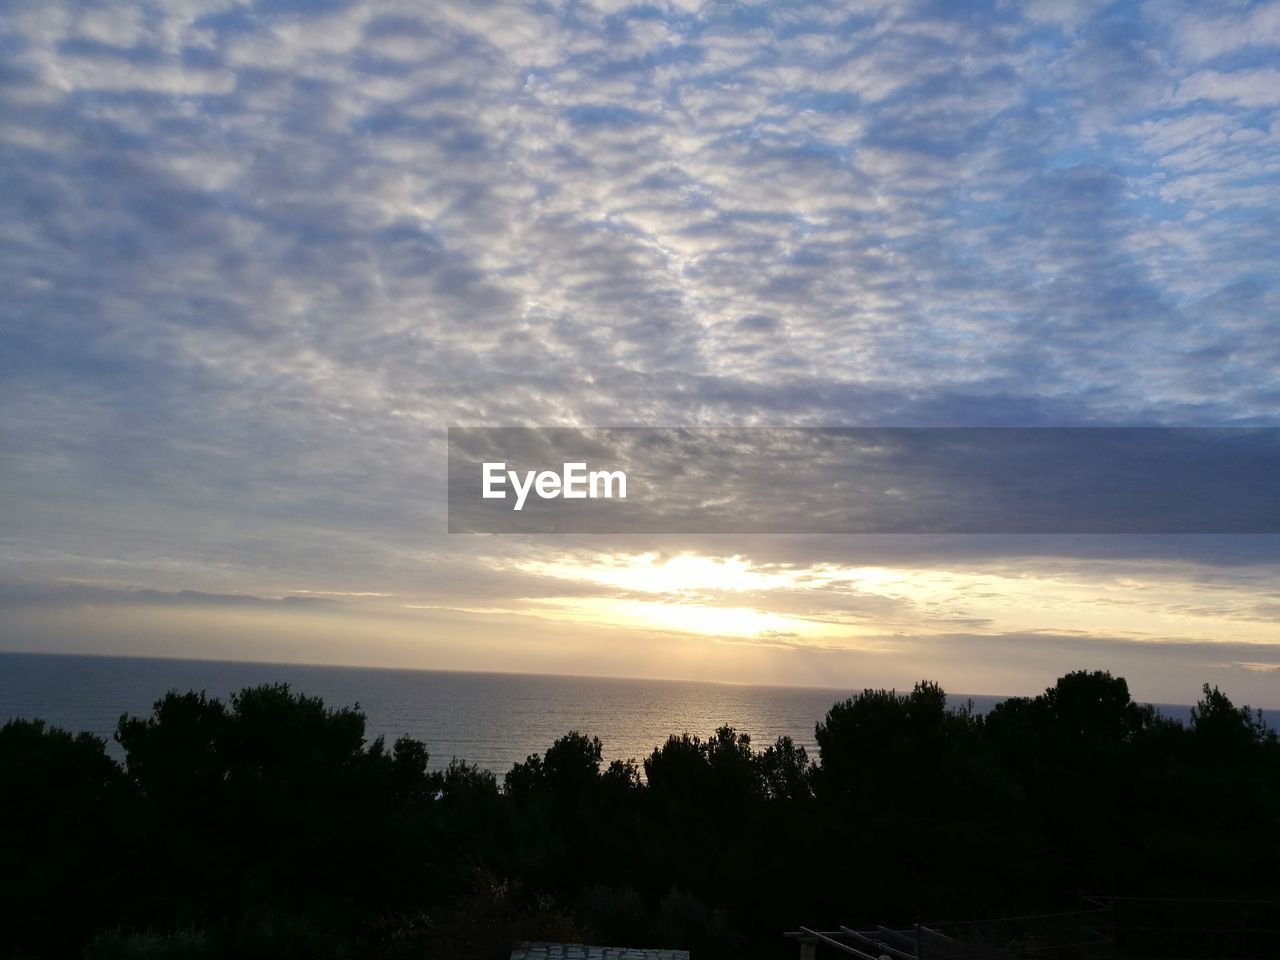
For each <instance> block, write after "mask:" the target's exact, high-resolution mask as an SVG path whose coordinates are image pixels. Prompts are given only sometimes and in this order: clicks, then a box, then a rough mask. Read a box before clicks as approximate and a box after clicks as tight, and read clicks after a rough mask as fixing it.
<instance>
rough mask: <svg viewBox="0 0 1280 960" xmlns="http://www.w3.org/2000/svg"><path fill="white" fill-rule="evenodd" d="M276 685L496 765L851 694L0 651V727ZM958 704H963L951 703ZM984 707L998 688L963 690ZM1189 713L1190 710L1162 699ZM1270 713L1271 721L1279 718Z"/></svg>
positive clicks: (93, 726) (624, 746)
mask: <svg viewBox="0 0 1280 960" xmlns="http://www.w3.org/2000/svg"><path fill="white" fill-rule="evenodd" d="M274 682H285V683H288V684H290V685H291V686H292V687H293V688H294V689H295V690H297V691H300V692H303V693H307V694H311V695H317V696H320V697H323V698H324V700H325V703H326V704H328V705H330V706H346V705H350V704H355V703H358V704H359V705H360V707H361V709H363V710H364V712H365V713H366V715H367V716H368V727H367V731H368V734H369V736H370V737H374V736H384V737H386V739H387V742H388V743H390V742H391V741H392V740H394V739H395V738H396V737H398V736H401V735H403V734H408V735H409V736H412V737H416V738H418V739H419V740H422V741H423V742H424V743H426V745H427V748H428V749H429V750H430V752H431V760H432V766H437V767H438V766H443V765H445V764H447V763H448V762H449V759H450V758H451V757H460V758H463V759H466V760H468V761H470V762H472V763H477V764H479V765H480V766H482V767H486V768H488V769H490V770H493V771H494V772H496V773H498V774H502V773H504V772H506V771H507V770H508V769H510V767H511V765H512V764H513V763H515V762H517V761H519V760H523V759H524V758H525V757H527V756H528V755H529V754H531V753H535V752H542V751H544V750H546V748H547V747H548V746H549V745H550V744H551V743H552V742H553V741H554V740H555V739H556V738H557V737H559V736H562V735H563V734H565V733H567V732H568V731H570V730H578V731H580V732H582V733H588V734H592V735H595V736H598V737H599V738H600V739H601V740H602V741H603V742H604V753H605V758H606V759H612V758H614V757H623V758H626V757H635V758H636V759H641V758H643V757H644V756H646V755H647V754H648V753H649V752H650V751H651V750H652V749H653V747H654V746H655V745H656V744H659V743H661V742H662V741H664V740H665V739H666V738H667V736H668V735H669V734H672V733H683V732H686V731H687V732H689V733H692V734H696V735H698V736H701V737H705V736H707V735H708V734H710V733H711V732H712V731H714V730H715V729H716V727H718V726H720V725H722V724H726V723H727V724H729V725H730V726H733V727H735V728H737V729H738V730H739V731H743V732H746V733H749V734H751V738H752V742H753V744H755V745H756V746H758V747H764V746H766V745H767V744H770V743H772V742H773V741H774V740H775V739H776V738H777V737H779V736H783V735H786V736H790V737H791V738H792V739H793V740H795V741H796V742H797V743H800V744H803V745H804V746H805V747H806V748H808V749H809V750H810V752H811V753H813V754H814V755H815V756H816V751H814V744H813V728H814V724H815V723H816V722H817V721H818V720H820V719H821V718H822V717H823V715H824V714H825V713H826V712H827V710H828V708H830V706H831V705H832V704H833V703H834V702H835V701H837V700H839V699H843V698H844V697H847V696H849V695H850V694H851V693H854V692H856V691H854V690H851V689H813V688H802V687H760V686H736V685H731V684H720V683H698V682H683V681H668V680H619V679H607V678H600V677H551V676H532V675H520V674H500V673H455V672H444V671H433V670H382V669H365V668H356V667H321V666H302V665H294V664H265V663H236V662H218V661H207V660H158V659H154V660H153V659H134V658H126V657H88V656H54V655H41V654H8V653H0V723H3V722H4V721H5V720H8V719H9V718H11V717H39V718H41V719H43V720H45V721H47V722H49V723H51V724H54V725H56V726H60V727H64V728H66V729H68V730H74V731H80V730H87V731H89V732H91V733H95V734H97V735H98V736H100V737H103V738H105V739H106V740H108V742H109V745H110V748H111V749H112V752H113V753H114V754H115V755H117V756H119V751H118V749H117V748H116V745H115V744H114V743H111V742H110V741H111V735H112V733H113V732H114V731H115V726H116V721H117V720H119V718H120V715H121V714H122V713H131V714H135V715H146V714H148V713H150V710H151V704H152V703H153V702H154V701H155V700H156V699H157V698H158V697H160V696H162V695H163V694H164V693H165V692H166V691H169V690H179V691H186V690H203V691H204V692H206V693H207V694H209V695H210V696H217V697H222V698H225V697H226V696H227V695H228V694H230V693H232V692H234V691H237V690H240V689H241V688H243V687H246V686H251V685H253V684H259V683H274ZM955 699H956V700H957V701H958V702H961V701H963V700H964V699H968V698H966V697H957V698H955ZM972 699H973V701H974V706H975V707H976V708H977V709H978V710H979V711H983V710H986V709H989V708H990V707H991V705H993V704H994V703H997V702H998V701H999V700H1000V699H1001V698H1000V697H989V696H988V697H978V696H975V697H973V698H972ZM1161 709H1162V711H1163V712H1164V713H1166V714H1168V715H1171V716H1175V717H1178V718H1180V719H1185V717H1186V715H1187V712H1188V710H1187V708H1186V707H1162V708H1161ZM1275 714H1276V712H1275V711H1269V720H1270V722H1271V723H1272V725H1273V726H1274V725H1276V716H1275Z"/></svg>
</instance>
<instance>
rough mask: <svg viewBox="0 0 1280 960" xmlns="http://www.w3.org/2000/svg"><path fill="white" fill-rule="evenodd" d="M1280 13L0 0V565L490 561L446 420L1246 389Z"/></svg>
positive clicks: (1095, 418)
mask: <svg viewBox="0 0 1280 960" xmlns="http://www.w3.org/2000/svg"><path fill="white" fill-rule="evenodd" d="M1278 11H1280V6H1278V5H1277V4H1274V3H1271V4H1232V5H1229V6H1228V5H1207V6H1206V5H1194V4H1179V3H1174V2H1161V3H1156V4H1143V5H1139V4H1136V3H1111V4H1107V3H1065V2H1064V3H1045V2H1032V3H1027V4H1023V5H1017V4H995V3H993V4H987V5H972V4H966V5H963V6H953V5H947V4H929V3H919V4H912V3H874V2H871V3H854V4H847V5H841V4H826V3H814V4H805V5H801V6H796V5H792V4H782V3H778V4H758V5H748V4H717V3H706V4H699V3H694V2H689V3H671V4H657V5H634V6H633V5H628V4H625V3H611V4H599V5H592V4H588V3H565V4H560V3H544V4H536V5H535V4H529V5H517V4H495V3H440V4H433V5H426V6H424V5H422V4H417V3H395V2H385V3H384V2H350V3H346V2H324V3H313V4H302V3H291V2H287V0H271V2H267V0H264V2H261V3H256V4H253V3H231V2H210V3H197V2H187V0H182V2H164V3H159V2H157V3H142V2H139V3H119V4H112V3H107V4H77V3H59V2H45V0H42V2H22V0H12V2H8V3H6V4H5V16H4V17H3V18H2V19H0V31H3V33H2V35H0V50H3V57H2V58H0V61H2V62H3V67H0V103H2V105H3V106H2V109H3V111H4V115H3V122H2V123H0V175H2V176H3V182H4V184H5V188H4V189H3V191H0V249H2V251H3V256H2V257H0V282H2V284H3V289H4V290H5V291H6V294H5V297H4V298H3V305H2V306H0V323H2V324H3V339H2V341H0V404H3V411H4V417H3V423H2V424H0V431H3V433H2V434H0V457H2V458H3V459H2V461H0V462H2V467H0V469H2V470H3V482H4V489H5V519H4V525H3V529H2V530H0V536H3V544H4V556H5V557H6V558H7V559H5V560H4V561H3V564H2V565H0V575H3V576H4V577H6V578H8V579H10V580H14V581H16V580H19V579H21V580H23V581H24V582H26V581H28V580H49V581H53V580H59V579H65V578H78V579H85V580H90V581H93V582H95V583H101V584H106V585H108V586H110V585H116V586H121V587H130V588H132V587H147V588H156V589H161V590H167V591H181V590H198V591H205V592H209V593H227V594H234V595H240V594H245V595H269V596H279V595H286V594H289V593H292V592H297V591H302V590H315V591H323V590H334V591H339V592H341V591H348V590H350V591H357V592H362V591H370V592H374V591H382V590H393V591H403V592H413V591H417V592H418V593H420V594H433V595H434V592H435V591H437V590H438V591H441V592H447V589H448V588H449V587H450V586H456V587H457V588H458V589H459V590H460V591H461V592H462V593H464V594H465V593H467V592H468V591H469V590H476V589H480V588H479V587H477V586H476V584H477V583H479V582H480V581H482V580H483V579H484V576H485V571H489V572H490V573H492V574H493V576H495V577H498V578H499V581H500V582H501V577H503V576H506V575H507V574H505V573H503V572H502V571H501V570H499V571H496V572H495V571H493V569H492V566H493V565H492V564H490V563H488V562H487V561H486V556H487V554H486V551H489V553H490V554H492V553H493V552H494V551H493V550H492V548H491V547H486V546H483V545H475V544H468V545H455V544H454V543H446V542H445V541H444V540H443V539H442V538H440V537H439V536H438V531H440V530H441V529H443V509H444V500H443V489H442V483H443V476H444V471H443V431H442V429H441V428H442V427H443V425H445V424H447V423H455V424H475V425H495V424H541V425H554V424H561V425H572V424H598V425H608V424H628V423H631V424H659V425H667V424H735V425H747V424H770V425H784V424H829V425H839V424H879V425H892V424H917V425H966V424H991V425H1005V424H1047V425H1055V424H1090V425H1107V424H1121V423H1126V424H1128V423H1150V424H1183V425H1220V424H1272V425H1273V424H1276V423H1277V421H1278V419H1280V418H1277V415H1276V410H1277V404H1278V403H1280V330H1278V329H1277V327H1278V326H1280V320H1278V318H1280V309H1278V308H1280V292H1278V290H1277V279H1276V271H1275V266H1274V265H1275V263H1276V262H1280V210H1278V209H1277V206H1280V203H1278V201H1277V197H1280V192H1277V190H1276V180H1275V171H1276V169H1277V168H1278V166H1280V139H1278V134H1277V125H1276V111H1277V107H1278V106H1280V101H1278V98H1277V95H1276V90H1277V89H1280V86H1278V85H1277V83H1276V79H1275V78H1276V71H1277V67H1276V63H1277V56H1278V53H1280V12H1278ZM748 546H749V547H750V548H751V549H755V550H757V551H762V553H761V560H762V562H767V560H768V557H767V556H766V555H767V554H769V553H770V552H776V551H777V550H779V549H781V548H780V547H778V546H776V545H775V546H771V547H768V548H766V547H764V546H763V545H761V544H760V543H758V542H757V543H754V544H749V545H748ZM742 549H744V547H743V545H741V544H739V545H738V546H737V547H734V546H732V545H724V544H721V545H720V548H719V549H718V550H717V551H716V552H717V553H718V555H722V556H727V555H734V554H736V553H738V552H741V550H742ZM848 549H852V548H846V547H844V546H834V545H833V546H831V547H830V548H828V552H831V553H833V554H835V553H842V552H847V551H848ZM876 549H880V548H876ZM939 549H942V548H939ZM945 549H947V550H953V549H954V547H947V548H945ZM973 549H974V550H975V551H976V553H975V555H981V554H984V553H985V552H986V551H987V549H988V548H986V547H980V546H974V547H973ZM1152 549H1153V550H1156V551H1157V552H1165V551H1167V550H1168V549H1169V547H1167V546H1164V545H1162V546H1160V547H1158V548H1152ZM1199 549H1200V548H1199V547H1197V546H1194V545H1192V546H1187V547H1186V548H1185V551H1184V552H1185V553H1187V554H1189V555H1192V556H1195V555H1197V552H1198V551H1199ZM1247 549H1248V551H1249V555H1248V556H1249V561H1248V563H1243V562H1241V563H1240V564H1236V565H1237V566H1241V565H1242V566H1248V567H1249V568H1250V569H1257V564H1271V563H1274V551H1273V550H1272V551H1270V552H1268V551H1267V550H1262V551H1260V550H1259V547H1258V545H1257V544H1256V543H1255V544H1253V545H1251V546H1249V547H1248V548H1247ZM1224 550H1225V551H1226V553H1231V550H1230V549H1228V548H1224V547H1222V546H1221V545H1220V544H1219V545H1217V546H1215V547H1213V550H1212V551H1206V552H1205V556H1206V557H1210V558H1211V559H1213V558H1217V557H1218V556H1219V554H1220V553H1221V552H1222V551H1224ZM521 551H529V552H530V555H536V554H537V548H536V545H530V544H520V545H518V546H517V545H514V544H513V545H512V546H511V548H510V552H511V553H517V554H518V553H520V552H521ZM995 552H999V551H995ZM1022 552H1023V553H1025V552H1026V551H1025V550H1024V551H1022ZM1048 552H1049V553H1053V552H1054V549H1053V548H1050V549H1049V550H1048ZM1065 552H1066V553H1067V554H1073V553H1075V552H1077V548H1076V547H1075V546H1071V547H1069V548H1066V551H1065ZM1138 552H1139V553H1141V552H1143V550H1141V549H1139V550H1138ZM1148 552H1149V551H1148ZM1259 553H1261V554H1262V556H1261V558H1260V557H1259ZM508 559H509V557H508ZM833 559H839V558H833ZM840 562H847V560H845V559H840ZM1080 562H1082V563H1084V562H1088V561H1086V560H1081V561H1080ZM1204 562H1206V563H1208V562H1209V560H1208V559H1206V560H1205V561H1204ZM1227 566H1230V564H1228V565H1227ZM428 581H429V582H430V584H431V586H430V589H427V588H425V587H423V583H425V582H428ZM516 582H518V583H521V584H525V585H527V577H524V578H523V579H520V580H518V581H513V583H516ZM513 588H514V587H513ZM488 589H489V588H485V590H488ZM939 629H940V630H942V629H943V627H942V626H941V624H940V626H939ZM1252 659H1253V660H1255V661H1258V662H1263V661H1264V660H1267V658H1264V657H1260V656H1259V657H1255V658H1252ZM1267 662H1269V660H1267Z"/></svg>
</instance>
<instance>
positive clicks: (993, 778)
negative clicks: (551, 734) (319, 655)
mask: <svg viewBox="0 0 1280 960" xmlns="http://www.w3.org/2000/svg"><path fill="white" fill-rule="evenodd" d="M116 739H117V740H118V741H119V744H120V746H121V747H122V749H123V753H124V758H125V759H124V763H123V764H120V763H117V762H116V761H115V760H113V759H112V758H111V757H110V756H109V755H108V754H107V752H106V749H105V743H104V742H103V741H102V740H101V739H99V738H96V737H94V736H91V735H89V734H83V733H82V734H79V735H72V734H70V733H67V732H64V731H61V730H57V729H51V728H48V727H46V726H45V725H44V724H43V723H41V722H40V721H29V720H13V721H10V722H9V723H7V724H6V725H5V726H4V727H3V728H0V957H4V956H7V957H10V958H15V960H16V958H19V957H22V958H27V957H42V958H43V957H47V958H55V957H59V958H60V957H77V956H79V957H85V958H89V960H111V958H121V960H123V958H143V957H145V958H179V957H181V958H204V957H228V956H236V957H244V958H253V957H263V958H266V957H271V958H288V957H309V958H310V957H317V958H321V957H335V958H336V957H387V958H398V957H418V958H427V957H432V958H438V957H466V958H483V957H494V958H499V957H501V958H505V957H506V955H507V952H508V951H509V950H510V947H511V945H512V943H513V942H515V941H518V940H521V939H551V940H565V941H583V940H586V941H592V942H603V943H611V944H617V945H653V946H674V947H686V948H692V949H693V950H694V951H695V956H697V957H698V960H704V958H711V957H719V956H733V957H749V956H762V957H763V956H791V955H792V953H793V952H794V949H795V948H794V946H793V945H788V944H787V943H785V942H784V941H782V939H781V937H780V934H781V932H782V931H783V930H785V929H794V928H795V927H796V926H798V925H800V924H804V925H809V926H816V927H825V928H831V927H833V926H835V925H838V924H840V923H846V924H851V923H871V924H874V923H880V922H911V921H912V920H914V919H916V918H920V917H923V918H925V919H929V918H937V917H942V916H948V917H966V916H972V917H981V916H997V915H1005V914H1009V913H1014V912H1018V911H1022V910H1033V909H1040V908H1046V907H1050V908H1051V907H1058V906H1062V905H1070V904H1073V903H1074V902H1075V897H1076V895H1077V894H1078V893H1079V892H1086V893H1105V894H1116V893H1123V894H1141V895H1161V894H1173V895H1177V896H1182V897H1186V896H1214V897H1262V896H1277V895H1280V870H1277V866H1278V865H1280V743H1278V742H1277V738H1276V735H1275V734H1274V733H1273V732H1272V731H1270V730H1269V729H1268V728H1267V727H1266V726H1265V725H1264V724H1263V722H1262V720H1261V717H1260V715H1259V714H1257V713H1254V712H1251V711H1250V710H1248V709H1247V708H1237V707H1235V706H1234V705H1233V704H1232V703H1231V702H1230V701H1229V700H1228V699H1227V698H1226V697H1225V696H1224V695H1223V694H1222V693H1220V692H1219V691H1218V690H1217V689H1216V688H1214V689H1211V688H1209V687H1208V686H1206V687H1205V689H1204V696H1203V699H1201V700H1200V702H1199V703H1198V704H1197V705H1196V707H1195V709H1194V711H1193V713H1192V719H1191V722H1190V725H1189V726H1186V727H1184V726H1183V725H1181V724H1179V723H1177V722H1173V721H1170V720H1168V719H1165V718H1162V717H1161V716H1159V715H1158V714H1157V713H1156V712H1155V711H1154V710H1152V709H1151V708H1150V707H1146V706H1141V705H1138V704H1136V703H1134V702H1133V700H1132V699H1131V697H1130V695H1129V690H1128V687H1127V685H1126V683H1125V681H1124V680H1123V679H1119V678H1113V677H1112V676H1111V675H1109V674H1107V673H1100V672H1093V673H1089V672H1077V673H1072V674H1068V675H1067V676H1064V677H1062V678H1061V679H1060V680H1058V682H1057V683H1056V684H1055V685H1054V686H1053V687H1051V688H1050V689H1048V690H1047V691H1046V692H1045V693H1044V694H1043V695H1041V696H1038V697H1034V698H1019V699H1012V700H1008V701H1005V702H1004V703H1001V704H1000V705H999V706H997V707H996V708H994V709H993V710H992V711H991V712H990V713H988V714H986V715H985V716H977V715H975V714H974V713H973V712H972V710H971V709H958V710H957V709H948V707H947V703H946V696H945V694H944V692H943V691H942V689H941V688H940V687H939V686H937V685H936V684H933V683H920V684H918V685H917V686H916V687H915V689H914V690H912V691H911V692H910V693H906V694H902V693H895V692H892V691H884V690H868V691H865V692H863V693H861V694H859V695H857V696H855V697H852V698H850V699H848V700H845V701H842V702H839V703H836V704H835V705H834V706H832V707H831V709H830V711H829V712H828V713H827V715H826V717H825V718H824V719H823V720H822V721H821V722H820V723H819V724H818V726H817V730H816V741H817V747H818V756H817V757H816V758H811V757H809V756H808V755H807V754H806V752H805V750H804V749H803V748H802V747H798V746H796V745H795V744H793V743H792V742H791V741H790V740H789V739H788V738H785V737H784V738H781V739H779V740H777V741H776V742H775V743H773V744H770V745H768V746H766V747H765V748H764V749H757V747H756V745H755V744H753V743H752V741H751V739H750V738H749V736H748V735H746V734H745V733H739V732H737V731H735V730H733V729H730V728H728V727H724V728H721V729H720V730H717V731H715V732H714V733H713V734H712V735H711V736H710V737H708V738H707V739H701V738H699V737H697V736H690V735H688V734H683V735H680V736H673V737H671V738H670V739H668V740H667V742H666V743H664V744H662V745H660V746H658V747H657V748H655V749H654V751H653V752H652V753H651V754H650V755H649V756H648V757H646V758H643V760H642V762H640V763H637V762H635V761H629V762H623V761H613V762H612V763H607V764H606V763H605V762H604V761H603V758H602V749H601V744H600V741H599V740H598V739H595V738H593V737H589V736H584V735H581V734H578V733H570V734H568V735H567V736H565V737H562V738H561V739H560V740H557V741H556V742H555V743H554V744H552V745H551V746H550V747H548V748H547V750H546V752H545V753H543V754H535V755H533V756H531V757H529V758H528V760H526V761H525V762H523V763H520V764H516V765H515V767H514V768H513V769H512V770H510V771H509V772H508V773H507V774H506V776H505V778H504V780H503V781H502V782H501V783H499V782H498V780H497V779H496V778H495V777H494V776H493V775H492V774H490V773H488V772H486V771H482V770H479V769H477V768H475V767H473V766H469V765H467V764H466V763H462V762H458V761H455V762H453V763H451V764H450V766H449V767H448V768H447V769H446V770H443V771H432V770H430V769H429V767H428V754H427V749H426V747H425V746H424V745H423V744H422V743H421V742H419V741H417V740H413V739H410V738H402V739H400V740H397V741H396V742H395V743H394V744H393V745H392V746H390V747H388V746H387V745H386V744H385V743H384V742H383V741H382V740H381V739H378V740H373V741H372V742H366V740H365V718H364V715H363V714H362V713H361V712H360V711H359V710H358V709H353V708H341V709H331V708H329V707H326V706H325V704H324V703H323V702H321V701H320V700H319V699H318V698H314V697H308V696H305V695H301V694H297V693H294V692H292V691H291V690H290V689H289V688H288V687H287V686H284V685H276V686H262V687H255V688H250V689H246V690H244V691H242V692H241V693H239V694H237V695H234V696H232V697H231V698H230V700H229V702H227V703H223V702H221V701H219V700H217V699H213V698H210V697H206V696H205V695H203V694H196V693H185V694H179V693H170V694H169V695H167V696H166V697H164V698H163V699H162V700H160V701H158V702H157V703H156V704H155V708H154V711H153V712H152V714H151V716H149V717H145V718H139V717H130V716H125V717H122V718H121V720H120V723H119V726H118V729H117V733H116ZM642 773H643V775H642Z"/></svg>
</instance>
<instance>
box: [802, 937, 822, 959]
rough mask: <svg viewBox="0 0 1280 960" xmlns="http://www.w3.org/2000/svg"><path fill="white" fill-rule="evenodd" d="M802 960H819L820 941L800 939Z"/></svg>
mask: <svg viewBox="0 0 1280 960" xmlns="http://www.w3.org/2000/svg"><path fill="white" fill-rule="evenodd" d="M800 960H818V941H816V940H801V941H800Z"/></svg>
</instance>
